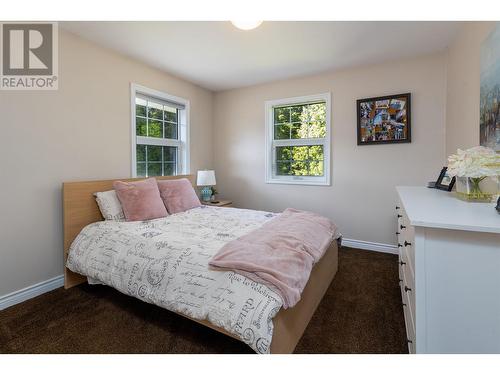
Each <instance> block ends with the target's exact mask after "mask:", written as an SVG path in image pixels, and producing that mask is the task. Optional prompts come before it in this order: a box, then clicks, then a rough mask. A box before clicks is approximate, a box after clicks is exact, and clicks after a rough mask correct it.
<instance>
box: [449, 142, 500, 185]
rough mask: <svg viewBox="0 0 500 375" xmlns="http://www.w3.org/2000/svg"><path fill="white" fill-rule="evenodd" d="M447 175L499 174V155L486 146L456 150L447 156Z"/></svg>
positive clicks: (485, 175)
mask: <svg viewBox="0 0 500 375" xmlns="http://www.w3.org/2000/svg"><path fill="white" fill-rule="evenodd" d="M447 172H448V175H449V176H452V177H453V176H457V177H470V178H481V177H487V176H499V175H500V155H498V154H497V153H496V152H495V151H494V150H492V149H491V148H488V147H483V146H477V147H472V148H469V149H467V150H465V151H464V150H460V149H458V150H457V153H456V154H454V155H451V156H449V157H448V171H447Z"/></svg>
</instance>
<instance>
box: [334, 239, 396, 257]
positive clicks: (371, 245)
mask: <svg viewBox="0 0 500 375" xmlns="http://www.w3.org/2000/svg"><path fill="white" fill-rule="evenodd" d="M342 246H346V247H354V248H356V249H362V250H371V251H378V252H379V253H390V254H398V247H397V246H395V245H388V244H384V243H377V242H368V241H360V240H353V239H350V238H342Z"/></svg>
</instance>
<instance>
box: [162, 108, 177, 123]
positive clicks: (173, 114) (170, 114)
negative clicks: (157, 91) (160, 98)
mask: <svg viewBox="0 0 500 375" xmlns="http://www.w3.org/2000/svg"><path fill="white" fill-rule="evenodd" d="M163 111H164V115H165V121H170V122H177V109H176V108H172V107H167V106H163Z"/></svg>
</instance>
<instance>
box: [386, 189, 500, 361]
mask: <svg viewBox="0 0 500 375" xmlns="http://www.w3.org/2000/svg"><path fill="white" fill-rule="evenodd" d="M396 190H397V192H398V196H399V203H398V204H397V206H396V215H397V219H398V224H397V225H398V226H397V232H396V234H397V238H398V247H399V279H400V286H401V295H402V300H403V311H404V316H405V324H406V332H407V338H408V349H409V352H410V353H500V215H499V214H498V213H497V211H496V210H495V208H494V204H492V203H491V204H487V203H469V202H463V201H460V200H458V199H457V198H455V197H454V195H453V193H448V192H445V191H441V190H436V189H428V188H426V187H414V186H398V187H397V188H396Z"/></svg>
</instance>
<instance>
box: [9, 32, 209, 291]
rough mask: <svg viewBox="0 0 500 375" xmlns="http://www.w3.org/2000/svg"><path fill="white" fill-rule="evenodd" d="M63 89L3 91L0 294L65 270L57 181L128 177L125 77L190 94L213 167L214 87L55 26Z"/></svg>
mask: <svg viewBox="0 0 500 375" xmlns="http://www.w3.org/2000/svg"><path fill="white" fill-rule="evenodd" d="M59 77H60V81H59V90H58V91H54V92H48V91H47V92H35V91H29V92H20V91H17V92H12V91H11V92H6V91H3V92H1V91H0V129H1V140H2V145H1V147H0V160H1V161H2V162H1V167H0V181H1V185H2V186H1V198H0V199H1V202H0V203H1V204H0V209H1V213H0V296H2V295H4V294H7V293H9V292H12V291H15V290H18V289H21V288H23V287H26V286H29V285H32V284H35V283H37V282H40V281H44V280H47V279H49V278H51V277H54V276H58V275H60V274H62V271H63V261H62V211H61V210H62V208H61V183H62V182H63V181H71V180H85V179H107V178H114V177H118V178H119V177H128V176H130V167H131V166H130V157H131V155H130V142H131V139H130V138H131V134H130V86H129V85H130V82H135V83H139V84H141V85H144V86H147V87H151V88H154V89H157V90H162V91H165V92H167V93H169V94H172V95H176V96H180V97H184V98H186V99H189V100H190V101H191V171H196V170H197V169H200V168H210V167H213V149H212V133H213V130H212V108H213V103H212V102H213V94H212V92H210V91H207V90H204V89H201V88H199V87H198V86H195V85H193V84H191V83H188V82H186V81H183V80H180V79H178V78H175V77H173V76H170V75H168V74H165V73H163V72H160V71H159V70H155V69H152V68H149V67H148V66H146V65H144V64H141V63H139V62H136V61H134V60H131V59H128V58H126V57H124V56H121V55H118V54H115V53H113V52H111V51H109V50H106V49H103V48H100V47H98V46H96V45H94V44H91V43H88V42H86V41H84V40H83V39H80V38H79V37H77V36H75V35H73V34H70V33H68V32H65V31H64V30H60V42H59Z"/></svg>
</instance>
